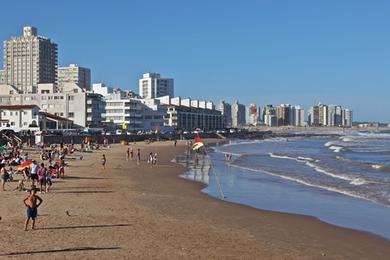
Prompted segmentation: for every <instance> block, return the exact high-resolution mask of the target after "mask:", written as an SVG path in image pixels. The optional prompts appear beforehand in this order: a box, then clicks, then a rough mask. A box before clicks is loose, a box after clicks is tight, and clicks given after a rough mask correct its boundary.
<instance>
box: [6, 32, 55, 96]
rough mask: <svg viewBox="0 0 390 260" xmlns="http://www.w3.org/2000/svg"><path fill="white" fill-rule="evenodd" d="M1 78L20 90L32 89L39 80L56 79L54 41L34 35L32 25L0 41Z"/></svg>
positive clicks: (29, 90) (51, 81) (27, 91)
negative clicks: (0, 50) (0, 45)
mask: <svg viewBox="0 0 390 260" xmlns="http://www.w3.org/2000/svg"><path fill="white" fill-rule="evenodd" d="M3 48H4V51H3V55H4V80H5V82H4V83H5V84H8V85H12V86H13V87H15V88H16V89H17V90H18V91H19V92H21V93H26V94H27V93H35V91H36V87H37V86H38V84H39V83H56V82H57V68H58V64H57V44H55V43H53V42H51V40H50V39H48V38H45V37H42V36H38V30H37V28H35V27H31V26H26V27H24V28H23V35H22V36H17V37H13V38H12V39H11V40H8V41H4V45H3Z"/></svg>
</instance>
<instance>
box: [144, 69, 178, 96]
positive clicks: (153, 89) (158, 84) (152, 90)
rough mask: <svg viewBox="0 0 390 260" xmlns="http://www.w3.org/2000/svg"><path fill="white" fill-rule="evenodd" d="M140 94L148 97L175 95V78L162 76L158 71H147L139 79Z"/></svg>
mask: <svg viewBox="0 0 390 260" xmlns="http://www.w3.org/2000/svg"><path fill="white" fill-rule="evenodd" d="M139 95H140V96H141V97H142V98H146V99H152V98H159V97H163V96H169V97H173V95H174V91H173V79H168V78H161V76H160V74H158V73H145V74H143V77H142V79H140V80H139Z"/></svg>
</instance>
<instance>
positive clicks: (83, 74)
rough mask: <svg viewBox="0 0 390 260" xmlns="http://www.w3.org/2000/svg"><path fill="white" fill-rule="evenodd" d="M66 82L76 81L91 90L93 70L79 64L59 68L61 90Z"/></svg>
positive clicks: (86, 89) (83, 87) (81, 86)
mask: <svg viewBox="0 0 390 260" xmlns="http://www.w3.org/2000/svg"><path fill="white" fill-rule="evenodd" d="M65 83H75V84H77V85H78V86H79V87H80V88H82V89H84V90H85V91H89V90H91V70H90V69H88V68H83V67H80V66H78V65H77V64H70V65H69V66H68V67H60V68H58V86H59V89H60V91H61V90H62V87H63V85H64V84H65Z"/></svg>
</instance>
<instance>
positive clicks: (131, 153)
mask: <svg viewBox="0 0 390 260" xmlns="http://www.w3.org/2000/svg"><path fill="white" fill-rule="evenodd" d="M133 158H134V151H133V148H131V149H130V159H131V160H133Z"/></svg>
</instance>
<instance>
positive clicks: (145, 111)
mask: <svg viewBox="0 0 390 260" xmlns="http://www.w3.org/2000/svg"><path fill="white" fill-rule="evenodd" d="M140 100H141V102H142V128H143V130H145V131H150V130H153V131H169V130H172V129H171V128H170V127H166V126H165V125H164V117H165V115H166V114H167V107H166V106H162V105H161V103H160V100H158V99H140Z"/></svg>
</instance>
